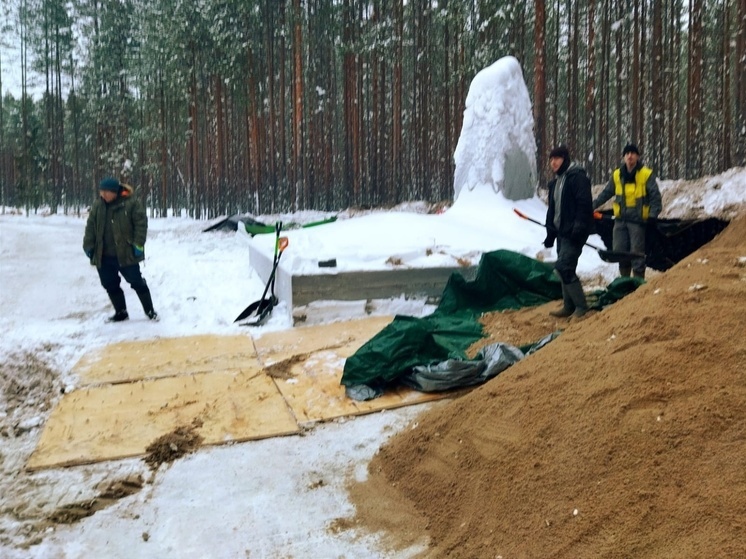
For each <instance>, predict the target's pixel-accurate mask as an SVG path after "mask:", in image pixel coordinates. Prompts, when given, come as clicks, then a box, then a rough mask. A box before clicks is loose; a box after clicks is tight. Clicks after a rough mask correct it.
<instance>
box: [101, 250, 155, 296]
mask: <svg viewBox="0 0 746 559" xmlns="http://www.w3.org/2000/svg"><path fill="white" fill-rule="evenodd" d="M120 274H121V276H122V277H123V278H124V279H125V280H127V283H129V284H130V286H131V287H132V289H134V290H135V292H136V293H137V294H138V295H139V294H140V293H142V292H148V291H149V289H148V284H147V283H145V278H143V277H142V274H141V273H140V265H139V264H133V265H132V266H120V265H119V260H117V257H116V256H104V257H103V258H102V261H101V267H100V268H98V277H99V279H100V280H101V285H102V286H103V288H104V289H106V292H107V293H108V294H109V297H112V298H114V297H117V296H119V295H124V292H123V291H122V288H121V287H120V282H121V280H120V278H119V275H120Z"/></svg>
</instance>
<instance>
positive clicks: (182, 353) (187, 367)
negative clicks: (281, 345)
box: [72, 335, 256, 386]
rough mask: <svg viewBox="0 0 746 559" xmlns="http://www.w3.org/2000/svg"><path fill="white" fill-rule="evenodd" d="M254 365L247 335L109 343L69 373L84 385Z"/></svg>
mask: <svg viewBox="0 0 746 559" xmlns="http://www.w3.org/2000/svg"><path fill="white" fill-rule="evenodd" d="M255 363H256V351H255V350H254V345H253V341H252V339H251V337H250V336H248V335H236V336H215V335H203V336H186V337H183V338H159V339H156V340H147V341H134V342H121V343H116V344H111V345H108V346H105V347H102V348H98V349H96V350H93V351H91V352H89V353H87V354H85V355H84V356H83V357H81V358H80V360H78V362H77V363H76V364H75V366H73V369H72V372H73V373H74V374H76V375H77V376H78V378H79V380H80V385H83V386H85V385H91V384H100V383H117V382H128V381H132V380H139V379H144V378H160V377H168V376H175V375H184V374H192V373H198V372H206V371H219V370H225V369H236V368H242V367H248V366H251V364H255Z"/></svg>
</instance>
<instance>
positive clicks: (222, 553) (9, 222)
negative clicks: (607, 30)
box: [0, 78, 746, 559]
mask: <svg viewBox="0 0 746 559" xmlns="http://www.w3.org/2000/svg"><path fill="white" fill-rule="evenodd" d="M515 79H518V78H515ZM518 85H521V84H516V83H515V81H511V80H508V83H507V84H506V88H505V93H507V94H509V93H510V92H513V91H515V88H516V87H518ZM523 87H525V86H523ZM495 95H496V93H494V92H493V94H491V95H490V96H484V97H483V98H482V97H479V96H474V97H473V99H477V100H479V101H475V103H476V105H474V106H472V108H471V109H467V111H468V110H474V111H475V112H476V113H480V112H481V113H485V112H486V113H489V112H490V111H489V110H487V109H489V107H485V106H484V105H480V103H491V102H493V99H494V97H495ZM480 99H481V100H480ZM472 116H473V115H472ZM512 116H513V117H514V118H513V120H514V121H517V122H519V123H520V122H521V120H520V118H519V119H516V118H515V116H516V115H515V114H513V115H512ZM525 118H530V112H529V115H528V116H527V117H525ZM466 121H467V122H474V120H473V119H471V118H470V119H466ZM474 126H476V123H474ZM493 126H494V125H493ZM518 129H521V130H523V129H527V130H528V133H530V130H531V126H518ZM472 132H473V130H472ZM472 137H473V138H475V139H474V141H475V142H480V145H479V146H474V147H475V148H480V149H476V150H475V151H474V153H479V154H483V155H480V156H479V157H490V158H493V157H499V155H498V156H495V155H494V154H492V152H490V153H491V154H490V155H489V156H488V155H484V154H486V153H487V150H485V149H481V148H483V147H484V146H482V145H481V143H482V142H485V143H486V142H490V141H493V142H494V141H501V140H496V139H495V138H491V137H490V136H489V134H488V133H481V135H480V134H476V135H473V136H472ZM520 140H521V141H519V142H517V143H518V145H525V144H527V142H526V141H524V140H526V139H525V138H521V139H520ZM506 141H507V140H506ZM531 142H533V139H531ZM498 147H500V146H498ZM502 147H503V148H504V149H503V152H504V151H505V149H507V146H505V145H503V146H502ZM464 149H466V148H464ZM500 151H501V150H500V149H498V150H496V153H498V154H499V153H500ZM529 155H532V154H529ZM529 158H530V157H529ZM478 163H479V168H480V169H490V170H491V172H492V177H491V178H490V177H489V176H488V177H484V176H477V175H474V176H471V175H469V174H468V173H466V174H465V175H463V176H466V177H468V176H471V179H474V180H471V179H470V180H466V181H465V182H464V183H463V184H462V185H461V189H460V193H459V196H458V198H457V200H456V202H455V204H454V206H453V207H452V208H451V209H450V210H448V211H446V212H445V213H442V214H426V213H422V212H421V211H419V210H420V209H421V208H422V205H412V206H411V208H410V207H404V208H399V209H397V210H394V211H386V212H384V211H374V212H370V213H368V214H366V215H357V214H356V215H352V214H349V213H345V212H343V213H341V214H340V216H339V219H338V221H337V222H335V223H332V224H328V225H323V226H320V227H314V228H309V229H297V230H294V231H288V232H287V236H288V237H289V239H290V245H289V248H288V250H287V254H286V255H285V256H283V266H284V267H285V268H286V269H288V270H290V271H292V272H295V271H298V272H303V271H304V270H305V269H306V268H305V267H306V266H308V263H309V262H312V263H313V266H316V261H317V260H323V259H325V258H328V257H334V258H337V260H338V262H340V263H341V264H340V267H342V266H344V267H345V268H346V269H358V270H367V269H381V268H385V267H386V266H389V265H390V264H387V263H386V260H387V259H388V258H389V257H395V258H399V259H401V260H402V261H404V262H406V263H407V264H408V265H410V266H433V265H447V266H452V265H453V262H454V260H455V259H464V258H466V259H469V260H470V261H472V262H473V263H474V264H476V263H477V262H478V259H479V255H480V254H481V253H482V252H483V251H487V250H494V249H498V248H505V249H511V250H515V251H518V252H522V253H524V254H527V255H529V256H532V257H539V258H544V259H551V258H552V257H553V256H554V252H553V249H552V250H548V251H547V250H546V249H543V247H542V240H543V239H544V230H543V228H541V227H539V226H537V225H535V224H533V223H530V222H528V221H526V220H522V219H520V218H518V217H517V216H516V215H515V214H514V213H513V208H516V207H517V208H519V209H520V210H522V211H524V212H525V213H527V214H529V215H530V216H531V217H533V218H536V219H538V220H540V221H543V220H544V212H545V206H544V205H543V203H542V202H541V201H540V200H539V198H538V197H532V198H528V199H525V200H521V201H519V202H514V201H510V200H508V199H506V198H505V197H504V196H503V194H502V193H501V192H500V188H496V187H495V184H496V183H495V182H493V181H497V182H499V179H500V178H501V177H503V175H504V173H503V169H502V162H501V161H499V159H497V160H495V159H490V160H488V161H485V160H480V161H479V162H478ZM475 177H476V178H475ZM661 187H662V190H663V194H664V206H665V204H666V203H667V204H668V207H667V211H668V216H669V217H693V215H692V214H696V215H697V216H700V217H701V216H705V215H718V216H724V217H728V214H729V212H733V211H735V209H734V208H736V207H743V204H744V201H745V200H746V171H744V170H743V169H735V170H732V171H729V172H728V173H724V174H723V175H721V176H720V177H714V178H708V179H703V180H701V181H698V182H697V183H681V182H666V181H664V182H663V183H662V184H661ZM411 209H417V210H418V211H410V210H411ZM664 211H665V210H664ZM677 214H678V215H677ZM684 214H686V215H684ZM321 217H325V216H324V215H319V214H316V215H314V214H312V213H304V214H302V215H296V216H258V219H260V220H261V221H264V222H265V223H273V222H274V221H275V220H276V219H282V220H284V221H297V222H309V221H314V220H315V219H318V218H321ZM207 225H209V224H207V223H205V222H198V221H194V220H191V219H187V218H183V217H170V218H166V219H153V220H151V221H150V229H149V234H148V241H147V243H146V245H145V251H146V256H147V258H146V260H145V263H144V265H143V266H142V270H143V275H144V277H145V278H146V280H147V281H148V284H149V285H150V288H151V291H152V294H153V300H154V303H155V308H156V310H157V311H158V313H159V314H160V317H161V319H160V321H159V322H150V321H148V320H146V319H145V317H144V315H143V314H142V311H141V309H140V307H139V303H138V302H137V299H136V297H135V296H134V293H133V292H132V291H131V289H129V287H128V286H126V285H125V286H124V289H125V293H126V296H127V301H128V303H129V309H130V317H131V319H130V320H129V321H127V322H123V323H117V324H109V323H106V322H105V318H106V317H107V316H108V315H110V314H111V313H112V309H111V306H110V303H109V301H108V298H107V296H106V293H105V292H104V290H103V288H101V286H100V285H99V281H98V276H97V274H96V271H95V269H94V268H92V267H91V266H90V265H89V264H88V260H87V258H86V257H85V256H84V254H83V251H82V238H83V229H84V226H85V216H82V217H73V216H63V215H48V214H43V213H40V214H34V215H28V216H27V215H21V214H18V213H13V212H12V211H11V210H9V209H7V208H6V209H5V211H4V212H3V213H2V214H1V215H0V309H1V313H2V315H1V317H0V383H2V384H1V385H0V389H1V390H2V392H0V406H2V407H0V438H2V447H1V448H0V470H1V471H2V476H0V557H4V558H9V559H15V558H45V559H46V558H65V559H70V558H88V557H107V558H114V559H117V558H130V557H141V558H149V557H153V558H155V557H158V558H163V557H166V558H170V557H174V558H176V557H178V558H180V559H182V558H187V559H188V558H205V557H210V558H226V559H227V558H236V557H386V556H387V554H386V552H385V551H384V549H383V548H382V547H381V545H380V543H379V541H378V538H377V537H376V536H375V535H366V534H362V533H358V532H355V531H354V530H345V529H341V527H342V526H344V525H345V524H344V519H345V518H349V517H351V516H352V514H353V510H352V506H351V504H350V502H349V501H348V498H347V494H346V491H345V484H346V483H347V482H348V481H349V480H355V479H361V478H363V477H364V476H365V475H366V464H367V462H368V461H369V459H370V457H371V456H372V455H373V454H374V453H375V452H376V449H377V448H379V447H380V445H381V444H382V443H383V442H384V441H385V440H386V439H387V438H388V437H390V436H391V435H392V434H393V433H395V432H397V431H398V430H400V429H402V428H404V427H405V426H406V425H407V423H408V422H409V420H410V419H412V418H413V417H415V416H416V414H417V413H418V411H419V410H421V409H422V407H423V405H421V406H412V407H408V408H400V409H398V410H389V411H384V412H380V413H375V414H371V415H367V416H362V417H357V418H354V419H346V420H338V421H334V422H330V423H326V424H322V425H317V426H315V427H313V428H311V429H310V430H308V431H306V432H305V433H304V434H303V436H289V437H280V438H275V439H267V440H262V441H254V442H246V443H241V444H231V445H225V446H219V447H205V448H200V449H199V450H198V451H197V452H196V453H194V454H191V455H188V456H185V457H183V458H181V459H180V460H178V461H176V462H174V463H173V464H171V465H162V466H161V467H160V468H159V469H158V470H156V471H155V472H151V471H150V470H149V468H148V467H147V466H146V465H145V463H144V462H143V461H142V460H138V459H129V460H119V461H111V462H105V463H99V464H92V465H89V466H80V467H74V468H66V469H62V468H59V469H50V470H41V471H38V472H34V473H28V472H25V471H24V464H25V461H26V459H27V458H28V456H29V455H30V454H31V452H32V451H33V449H34V447H35V445H36V442H37V440H38V438H39V434H40V432H41V430H42V429H43V426H44V422H45V420H46V418H47V417H48V415H49V412H50V410H51V408H52V407H53V406H54V404H55V403H56V402H57V401H58V399H59V397H60V393H61V392H63V391H64V392H68V391H70V390H74V389H75V388H76V385H77V379H76V378H75V377H73V376H72V375H71V373H70V371H71V368H72V366H73V365H74V364H75V363H76V362H77V360H78V359H79V358H80V357H81V356H82V355H83V354H84V353H86V352H87V351H89V350H91V349H94V348H98V347H103V346H106V345H107V344H110V343H114V342H119V341H124V340H148V339H153V338H157V337H174V336H186V335H196V334H218V335H220V334H225V335H229V334H236V333H238V332H241V333H243V332H245V331H246V329H245V328H243V327H241V326H238V325H236V324H234V323H233V320H234V318H235V317H236V316H237V314H238V313H239V312H240V311H241V310H242V309H243V308H244V307H245V306H246V305H247V304H248V303H250V302H252V301H254V300H256V299H258V298H259V297H260V295H261V293H262V291H263V288H264V284H263V282H262V281H261V280H260V278H259V277H258V276H257V274H256V273H255V272H254V271H252V268H251V266H250V262H249V256H248V255H249V245H250V243H256V245H257V246H258V247H261V248H263V249H264V250H267V251H270V250H271V248H270V247H271V246H272V243H273V241H274V238H273V237H274V236H273V235H263V236H257V237H254V239H253V240H252V239H251V238H250V237H248V236H247V235H246V233H245V232H242V231H241V230H240V229H239V231H237V232H215V233H203V232H202V230H203V229H204V228H205V227H207ZM590 242H592V243H593V244H595V245H597V246H602V242H601V240H600V239H599V238H598V237H592V238H591V239H590ZM332 248H333V250H332ZM433 248H435V249H437V250H428V249H433ZM427 252H430V253H431V256H423V254H426V253H427ZM313 266H312V267H313ZM579 275H580V276H581V279H583V281H584V283H585V286H586V288H590V287H599V286H600V287H603V286H605V285H606V284H607V283H608V282H610V281H611V280H612V279H613V278H614V277H615V275H616V267H615V266H613V265H609V264H606V263H604V262H602V261H601V260H600V258H599V256H598V254H597V252H596V251H595V250H593V249H591V248H588V249H586V250H585V251H584V252H583V256H582V258H581V261H580V265H579ZM354 308H362V307H354ZM350 309H353V307H350ZM377 309H378V311H379V312H381V313H400V314H409V315H422V314H427V313H429V312H430V311H431V310H432V309H431V308H429V307H428V306H427V305H426V304H424V302H422V301H412V300H407V299H405V298H404V297H400V298H395V299H392V300H391V301H387V302H385V303H382V304H381V305H379V306H378V307H377ZM354 312H356V311H353V310H350V311H349V312H348V313H347V314H346V315H344V313H343V316H339V314H338V313H337V315H336V319H344V318H352V317H353V314H354ZM291 327H292V317H291V309H289V308H287V306H286V305H285V304H283V303H281V304H280V305H279V306H278V307H277V308H275V310H274V312H273V314H272V317H271V318H270V320H269V321H268V322H267V323H266V324H265V325H264V326H261V327H257V328H253V329H252V331H251V332H252V335H253V336H261V335H262V334H263V333H265V332H268V331H275V330H283V329H288V328H291ZM427 405H439V404H437V403H435V404H425V405H424V406H427ZM140 476H141V477H142V478H143V480H144V483H143V485H142V488H141V489H139V490H137V491H135V492H134V493H133V494H131V495H130V496H127V497H124V498H121V499H115V500H112V502H111V503H110V504H109V506H107V507H105V508H103V509H102V510H99V511H98V512H96V513H95V514H94V515H92V516H90V517H88V518H84V519H82V520H80V521H78V522H76V523H73V524H61V523H55V522H49V523H45V519H47V518H49V517H50V515H52V513H54V512H55V511H58V510H59V509H60V508H61V507H64V506H65V505H68V504H73V503H81V502H83V501H85V500H86V499H92V498H94V497H96V496H97V495H100V494H101V491H102V487H105V486H107V485H109V484H112V483H115V482H117V481H122V480H125V481H126V480H130V481H131V480H136V479H139V477H140ZM416 551H417V550H416V549H410V550H399V551H398V552H397V553H396V554H395V555H391V556H396V557H406V556H411V555H413V554H414V553H415V552H416Z"/></svg>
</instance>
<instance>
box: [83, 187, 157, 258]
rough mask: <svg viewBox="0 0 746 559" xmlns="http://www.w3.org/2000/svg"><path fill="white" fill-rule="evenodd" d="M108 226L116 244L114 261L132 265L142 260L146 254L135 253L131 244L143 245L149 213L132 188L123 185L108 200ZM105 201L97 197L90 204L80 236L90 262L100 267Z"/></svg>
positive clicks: (104, 224)
mask: <svg viewBox="0 0 746 559" xmlns="http://www.w3.org/2000/svg"><path fill="white" fill-rule="evenodd" d="M110 206H111V216H112V217H111V227H112V232H113V233H114V243H115V244H116V251H117V260H119V265H120V266H132V265H134V264H137V263H138V262H142V261H143V260H144V259H145V255H144V254H141V255H140V256H135V253H134V250H133V247H134V246H135V245H137V246H139V247H143V246H145V238H146V236H147V234H148V215H147V214H146V213H145V208H144V207H143V205H142V204H141V203H140V202H139V201H138V200H137V199H136V198H135V196H134V190H133V188H132V187H131V186H129V185H127V184H123V185H122V190H121V192H120V193H119V197H118V198H117V199H116V200H114V201H113V202H111V204H110ZM105 221H106V202H104V201H103V200H102V199H101V198H99V199H97V200H96V201H95V202H94V203H93V206H92V207H91V213H90V214H89V215H88V221H87V222H86V225H85V235H84V236H83V251H84V252H85V253H86V254H88V251H91V252H92V255H91V264H92V265H94V266H96V267H101V256H102V253H103V249H104V227H105V226H106V223H105Z"/></svg>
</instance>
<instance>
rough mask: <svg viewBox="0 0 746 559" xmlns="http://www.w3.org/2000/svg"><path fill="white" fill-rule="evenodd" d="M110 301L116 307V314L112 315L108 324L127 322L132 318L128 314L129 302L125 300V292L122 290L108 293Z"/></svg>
mask: <svg viewBox="0 0 746 559" xmlns="http://www.w3.org/2000/svg"><path fill="white" fill-rule="evenodd" d="M107 293H108V294H109V299H111V304H112V305H114V314H113V315H111V316H110V317H109V318H108V319H106V320H107V322H122V321H123V320H127V319H128V318H129V317H130V316H129V314H128V313H127V301H126V300H125V298H124V292H123V291H122V290H121V289H120V290H119V291H113V292H112V291H108V292H107Z"/></svg>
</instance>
